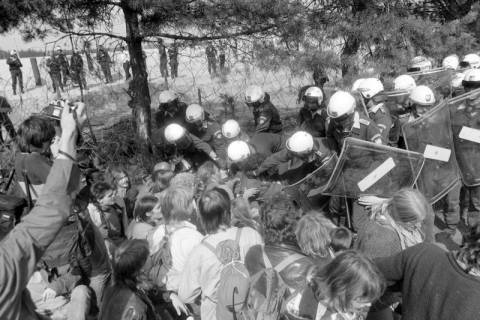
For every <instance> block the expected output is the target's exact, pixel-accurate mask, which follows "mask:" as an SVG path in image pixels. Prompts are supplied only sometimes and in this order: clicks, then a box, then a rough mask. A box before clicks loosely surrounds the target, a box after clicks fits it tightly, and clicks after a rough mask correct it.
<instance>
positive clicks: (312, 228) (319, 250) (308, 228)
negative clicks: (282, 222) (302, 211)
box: [295, 212, 336, 257]
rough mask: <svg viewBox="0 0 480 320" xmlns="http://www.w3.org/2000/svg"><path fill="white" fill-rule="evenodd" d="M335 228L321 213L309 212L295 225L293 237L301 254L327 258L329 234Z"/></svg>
mask: <svg viewBox="0 0 480 320" xmlns="http://www.w3.org/2000/svg"><path fill="white" fill-rule="evenodd" d="M335 228H336V226H335V225H334V224H333V222H332V221H330V219H328V218H326V217H325V216H323V215H322V214H321V213H316V212H310V213H308V214H306V215H304V216H303V217H302V218H301V219H300V221H299V222H298V224H297V228H296V230H295V236H296V238H297V243H298V246H299V247H300V249H302V252H303V253H304V254H306V255H309V256H311V257H327V256H328V254H329V251H328V249H329V247H330V242H331V238H330V232H331V231H332V230H333V229H335Z"/></svg>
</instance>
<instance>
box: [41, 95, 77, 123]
mask: <svg viewBox="0 0 480 320" xmlns="http://www.w3.org/2000/svg"><path fill="white" fill-rule="evenodd" d="M65 104H68V106H69V108H70V112H72V111H74V110H75V109H76V108H77V106H76V105H75V104H74V103H73V102H70V101H68V100H64V99H61V100H54V101H52V102H50V104H49V105H48V106H46V107H45V108H43V109H42V111H40V115H42V116H44V117H47V118H50V119H53V120H60V118H61V117H62V112H63V107H64V106H65Z"/></svg>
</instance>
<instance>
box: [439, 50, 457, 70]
mask: <svg viewBox="0 0 480 320" xmlns="http://www.w3.org/2000/svg"><path fill="white" fill-rule="evenodd" d="M459 66H460V58H458V56H457V55H456V54H451V55H449V56H446V57H445V58H443V60H442V67H443V68H445V69H450V70H457V69H458V67H459Z"/></svg>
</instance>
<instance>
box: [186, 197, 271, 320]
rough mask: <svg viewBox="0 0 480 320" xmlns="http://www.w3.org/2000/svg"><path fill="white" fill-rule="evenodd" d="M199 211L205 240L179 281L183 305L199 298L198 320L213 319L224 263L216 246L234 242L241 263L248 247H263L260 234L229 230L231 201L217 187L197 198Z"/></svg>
mask: <svg viewBox="0 0 480 320" xmlns="http://www.w3.org/2000/svg"><path fill="white" fill-rule="evenodd" d="M198 207H199V212H200V217H201V220H202V224H203V226H204V228H205V230H206V232H207V235H206V237H205V238H204V239H203V240H202V242H201V243H200V244H199V245H197V246H196V247H195V248H194V249H193V250H192V252H191V254H190V255H189V256H188V258H187V261H186V263H185V267H184V269H183V272H182V274H181V278H180V282H179V290H178V297H179V298H180V300H181V301H183V302H185V303H192V302H194V301H195V300H196V299H197V298H198V297H199V296H200V295H201V296H202V305H201V311H200V313H201V318H202V319H216V318H217V317H216V307H217V306H216V304H217V288H218V287H219V285H220V283H219V282H220V272H221V270H222V267H223V264H222V262H220V260H219V258H218V257H217V255H216V253H215V252H216V249H215V248H216V247H217V246H218V245H219V244H220V245H222V243H223V244H225V243H226V242H225V240H235V242H236V243H237V244H238V246H239V249H240V252H239V255H240V257H239V258H240V260H241V261H243V260H244V258H245V255H246V253H247V251H248V250H249V249H250V247H252V246H254V245H257V244H262V243H263V241H262V238H261V236H260V234H259V233H258V232H257V231H255V230H253V229H251V228H249V227H245V228H242V229H239V228H236V227H231V226H230V225H231V224H230V222H231V215H230V200H229V197H228V194H227V193H226V192H225V191H224V190H222V189H219V188H214V189H212V190H209V191H207V192H205V193H204V194H203V195H202V197H201V198H200V201H199V204H198Z"/></svg>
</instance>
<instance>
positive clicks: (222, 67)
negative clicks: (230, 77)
mask: <svg viewBox="0 0 480 320" xmlns="http://www.w3.org/2000/svg"><path fill="white" fill-rule="evenodd" d="M218 65H219V67H220V73H221V74H222V75H224V74H225V49H224V44H223V43H222V44H221V45H220V52H219V54H218Z"/></svg>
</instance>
